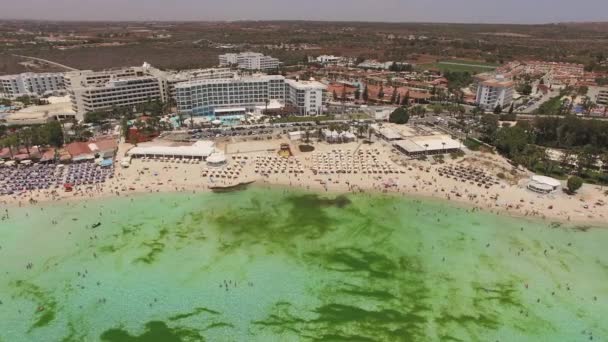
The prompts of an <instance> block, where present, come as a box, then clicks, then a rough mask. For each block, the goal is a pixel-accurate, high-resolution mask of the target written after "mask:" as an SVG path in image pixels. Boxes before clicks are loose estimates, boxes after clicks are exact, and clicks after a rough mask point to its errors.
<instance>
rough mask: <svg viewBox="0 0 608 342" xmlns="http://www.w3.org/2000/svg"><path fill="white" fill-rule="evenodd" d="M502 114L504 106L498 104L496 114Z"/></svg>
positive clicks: (495, 108) (495, 109)
mask: <svg viewBox="0 0 608 342" xmlns="http://www.w3.org/2000/svg"><path fill="white" fill-rule="evenodd" d="M500 113H502V106H501V105H500V104H497V105H496V107H494V114H496V115H498V114H500Z"/></svg>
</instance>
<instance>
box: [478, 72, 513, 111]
mask: <svg viewBox="0 0 608 342" xmlns="http://www.w3.org/2000/svg"><path fill="white" fill-rule="evenodd" d="M476 88H477V96H476V98H475V103H476V104H477V105H479V106H480V107H481V108H483V109H485V110H490V111H491V110H494V108H496V106H498V105H500V106H501V107H502V108H505V107H507V106H510V105H511V103H512V102H513V81H511V80H508V79H506V78H505V77H504V76H502V75H494V76H492V77H481V78H478V79H477V84H476Z"/></svg>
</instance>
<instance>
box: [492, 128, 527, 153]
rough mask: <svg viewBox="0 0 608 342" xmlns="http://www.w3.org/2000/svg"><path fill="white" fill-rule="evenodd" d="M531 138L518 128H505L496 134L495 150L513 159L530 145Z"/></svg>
mask: <svg viewBox="0 0 608 342" xmlns="http://www.w3.org/2000/svg"><path fill="white" fill-rule="evenodd" d="M530 140H531V136H530V134H529V133H528V132H526V131H525V130H524V129H523V128H522V127H520V126H514V127H506V128H502V129H500V130H498V132H496V138H495V140H494V142H495V144H496V148H497V149H498V150H499V151H500V152H501V153H503V154H505V155H506V156H508V157H509V158H511V159H513V158H515V157H516V156H517V155H518V154H520V153H522V152H523V151H524V149H525V147H526V146H527V145H528V143H530Z"/></svg>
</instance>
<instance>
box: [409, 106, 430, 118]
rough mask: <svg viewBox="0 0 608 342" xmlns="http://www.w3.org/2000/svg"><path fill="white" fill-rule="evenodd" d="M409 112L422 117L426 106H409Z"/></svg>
mask: <svg viewBox="0 0 608 342" xmlns="http://www.w3.org/2000/svg"><path fill="white" fill-rule="evenodd" d="M410 112H411V113H412V115H415V116H420V117H424V114H426V108H424V107H423V106H420V105H418V106H414V107H412V108H410Z"/></svg>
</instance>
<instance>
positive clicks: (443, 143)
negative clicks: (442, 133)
mask: <svg viewBox="0 0 608 342" xmlns="http://www.w3.org/2000/svg"><path fill="white" fill-rule="evenodd" d="M441 145H443V153H445V141H442V142H441Z"/></svg>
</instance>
